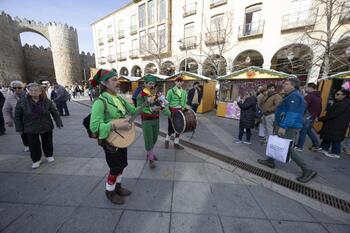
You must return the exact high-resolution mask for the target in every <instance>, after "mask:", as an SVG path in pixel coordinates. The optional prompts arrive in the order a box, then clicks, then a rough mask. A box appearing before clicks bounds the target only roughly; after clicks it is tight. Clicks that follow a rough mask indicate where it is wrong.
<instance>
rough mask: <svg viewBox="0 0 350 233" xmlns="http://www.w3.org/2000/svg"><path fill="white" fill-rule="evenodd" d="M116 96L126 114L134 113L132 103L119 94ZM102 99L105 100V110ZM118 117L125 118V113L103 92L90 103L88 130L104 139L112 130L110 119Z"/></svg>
mask: <svg viewBox="0 0 350 233" xmlns="http://www.w3.org/2000/svg"><path fill="white" fill-rule="evenodd" d="M117 98H118V99H119V100H120V101H121V102H122V104H123V105H124V107H125V109H126V111H127V113H128V114H131V115H133V114H135V112H136V109H135V107H134V106H133V105H131V104H130V103H129V102H127V101H126V100H124V99H123V98H122V97H120V96H117ZM101 99H102V100H101ZM102 101H106V104H107V110H105V104H104V103H103V102H102ZM119 118H125V115H123V113H122V112H121V111H120V110H119V109H118V108H117V106H115V104H114V102H113V99H112V97H111V96H110V95H109V94H108V93H106V92H104V93H102V94H101V95H100V97H99V98H98V99H96V101H95V102H94V104H93V105H92V110H91V117H90V130H91V132H93V133H96V134H98V135H99V139H106V138H107V137H108V135H109V133H110V132H111V130H112V125H111V123H110V121H112V120H115V119H119Z"/></svg>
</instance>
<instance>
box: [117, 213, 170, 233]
mask: <svg viewBox="0 0 350 233" xmlns="http://www.w3.org/2000/svg"><path fill="white" fill-rule="evenodd" d="M135 221H136V222H137V224H135ZM169 224H170V214H169V213H161V212H141V211H125V212H124V213H123V215H122V217H121V220H120V222H119V224H118V226H117V228H116V230H115V233H168V232H169Z"/></svg>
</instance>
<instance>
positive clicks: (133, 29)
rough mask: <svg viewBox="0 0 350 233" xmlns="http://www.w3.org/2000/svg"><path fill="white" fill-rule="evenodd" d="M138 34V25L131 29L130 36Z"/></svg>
mask: <svg viewBox="0 0 350 233" xmlns="http://www.w3.org/2000/svg"><path fill="white" fill-rule="evenodd" d="M136 33H137V25H133V26H131V27H130V35H135V34H136Z"/></svg>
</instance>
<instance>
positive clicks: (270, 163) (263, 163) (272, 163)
mask: <svg viewBox="0 0 350 233" xmlns="http://www.w3.org/2000/svg"><path fill="white" fill-rule="evenodd" d="M258 163H260V164H262V165H264V166H267V167H269V168H272V169H273V168H275V167H276V165H275V163H274V162H269V161H268V160H267V159H258Z"/></svg>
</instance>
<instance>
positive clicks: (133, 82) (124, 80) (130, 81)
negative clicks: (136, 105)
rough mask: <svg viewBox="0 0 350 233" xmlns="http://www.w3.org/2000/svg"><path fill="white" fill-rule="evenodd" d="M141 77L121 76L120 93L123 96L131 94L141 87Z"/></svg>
mask: <svg viewBox="0 0 350 233" xmlns="http://www.w3.org/2000/svg"><path fill="white" fill-rule="evenodd" d="M140 79H141V77H134V76H124V75H121V76H119V79H118V80H119V81H120V92H121V93H122V94H131V95H132V93H133V92H134V91H135V90H136V88H137V87H138V85H139V80H140Z"/></svg>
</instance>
